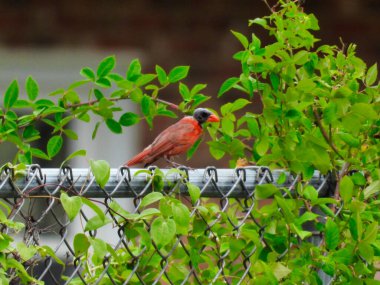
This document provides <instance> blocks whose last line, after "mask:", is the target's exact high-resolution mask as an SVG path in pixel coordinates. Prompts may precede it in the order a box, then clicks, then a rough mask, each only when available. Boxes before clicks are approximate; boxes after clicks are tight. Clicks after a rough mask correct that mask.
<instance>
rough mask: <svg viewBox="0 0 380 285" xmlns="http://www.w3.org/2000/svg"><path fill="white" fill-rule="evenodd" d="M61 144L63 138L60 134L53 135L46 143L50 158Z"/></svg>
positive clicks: (59, 148) (58, 149)
mask: <svg viewBox="0 0 380 285" xmlns="http://www.w3.org/2000/svg"><path fill="white" fill-rule="evenodd" d="M62 145H63V138H62V137H61V136H53V137H51V138H50V139H49V141H48V143H47V153H48V156H49V157H50V158H52V157H54V156H56V155H57V154H58V152H59V151H60V150H61V148H62Z"/></svg>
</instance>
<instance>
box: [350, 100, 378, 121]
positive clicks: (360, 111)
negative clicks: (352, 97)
mask: <svg viewBox="0 0 380 285" xmlns="http://www.w3.org/2000/svg"><path fill="white" fill-rule="evenodd" d="M373 107H374V106H373V105H371V104H368V103H356V104H355V105H353V106H352V112H353V113H354V114H357V115H359V116H362V117H364V118H366V119H373V120H375V119H377V118H378V113H377V112H376V111H375V110H374V109H373Z"/></svg>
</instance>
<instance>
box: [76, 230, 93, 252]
mask: <svg viewBox="0 0 380 285" xmlns="http://www.w3.org/2000/svg"><path fill="white" fill-rule="evenodd" d="M73 244H74V254H75V256H76V257H78V256H81V255H82V254H87V250H88V249H89V247H90V245H91V244H90V241H89V240H88V237H87V236H86V235H85V234H83V233H79V234H76V235H75V237H74V241H73Z"/></svg>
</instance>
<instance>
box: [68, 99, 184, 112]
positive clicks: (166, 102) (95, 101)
mask: <svg viewBox="0 0 380 285" xmlns="http://www.w3.org/2000/svg"><path fill="white" fill-rule="evenodd" d="M123 99H129V98H126V97H117V98H107V100H108V101H112V102H116V101H120V100H123ZM151 99H152V101H154V102H157V103H162V104H165V105H167V106H168V107H170V108H172V109H174V110H179V106H178V105H176V104H174V103H172V102H168V101H165V100H162V99H158V98H151ZM99 101H100V100H98V99H95V100H91V101H87V102H81V103H76V104H68V105H66V106H65V107H66V108H68V109H70V108H77V107H81V106H86V105H87V106H91V105H94V104H96V103H98V102H99Z"/></svg>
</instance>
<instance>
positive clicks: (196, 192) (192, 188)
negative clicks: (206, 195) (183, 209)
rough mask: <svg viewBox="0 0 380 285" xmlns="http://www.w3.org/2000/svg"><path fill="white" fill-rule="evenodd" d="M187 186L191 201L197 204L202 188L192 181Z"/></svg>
mask: <svg viewBox="0 0 380 285" xmlns="http://www.w3.org/2000/svg"><path fill="white" fill-rule="evenodd" d="M186 186H187V190H188V191H189V195H190V198H191V202H192V203H193V204H195V203H196V202H197V201H198V199H199V198H200V197H201V190H200V189H199V187H198V186H196V185H194V184H192V183H190V182H187V183H186Z"/></svg>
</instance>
